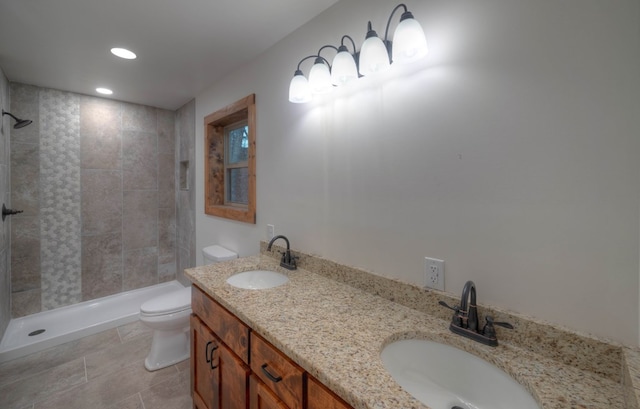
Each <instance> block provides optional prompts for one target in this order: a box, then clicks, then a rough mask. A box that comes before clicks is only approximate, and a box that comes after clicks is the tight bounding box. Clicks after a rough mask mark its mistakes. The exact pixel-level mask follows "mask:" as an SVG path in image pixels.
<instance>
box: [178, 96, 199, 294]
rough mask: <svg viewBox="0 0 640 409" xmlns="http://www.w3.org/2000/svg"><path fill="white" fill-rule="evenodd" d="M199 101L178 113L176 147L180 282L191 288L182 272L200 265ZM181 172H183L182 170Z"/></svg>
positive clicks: (187, 105) (193, 101) (184, 107)
mask: <svg viewBox="0 0 640 409" xmlns="http://www.w3.org/2000/svg"><path fill="white" fill-rule="evenodd" d="M195 117H196V101H195V100H192V101H191V102H189V103H187V104H185V105H184V106H183V107H182V108H180V109H179V110H178V111H176V139H177V141H176V145H177V148H178V155H177V158H178V162H177V164H176V168H177V169H179V171H180V172H181V173H182V174H181V177H182V178H183V180H182V183H181V185H182V186H178V187H177V191H178V203H177V207H178V212H177V214H178V219H177V233H178V236H177V242H176V247H177V258H178V271H179V273H178V280H180V281H181V282H182V283H183V284H187V283H188V282H189V280H188V279H187V278H186V277H184V275H183V274H182V271H183V270H184V269H185V268H190V267H195V265H196V215H195V208H196V206H195V203H196V196H195V189H194V188H193V186H195V183H196V177H195V172H193V167H194V166H195V159H196V156H195V143H196V129H195V125H196V122H195ZM180 168H181V169H180Z"/></svg>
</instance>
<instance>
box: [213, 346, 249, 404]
mask: <svg viewBox="0 0 640 409" xmlns="http://www.w3.org/2000/svg"><path fill="white" fill-rule="evenodd" d="M218 361H219V366H218V368H219V371H220V372H219V376H220V385H221V387H220V389H219V391H220V408H221V409H248V408H249V375H250V374H251V370H250V369H249V367H248V366H247V365H245V364H244V363H243V362H242V361H241V360H240V359H239V358H238V357H237V356H235V355H234V354H233V352H231V350H230V349H229V348H227V347H226V346H225V345H224V344H220V349H219V358H218Z"/></svg>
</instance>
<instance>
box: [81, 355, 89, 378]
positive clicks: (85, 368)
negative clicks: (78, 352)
mask: <svg viewBox="0 0 640 409" xmlns="http://www.w3.org/2000/svg"><path fill="white" fill-rule="evenodd" d="M82 362H84V379H86V380H87V383H89V373H88V372H87V356H86V355H85V356H83V357H82Z"/></svg>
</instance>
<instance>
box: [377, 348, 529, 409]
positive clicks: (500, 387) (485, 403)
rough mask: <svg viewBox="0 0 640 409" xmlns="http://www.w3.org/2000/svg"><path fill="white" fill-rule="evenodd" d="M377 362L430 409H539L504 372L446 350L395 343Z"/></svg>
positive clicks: (454, 351) (460, 353) (476, 359)
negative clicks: (380, 361) (379, 361)
mask: <svg viewBox="0 0 640 409" xmlns="http://www.w3.org/2000/svg"><path fill="white" fill-rule="evenodd" d="M380 356H381V358H382V363H383V365H384V367H385V369H386V370H387V371H388V372H389V374H390V375H391V377H392V378H393V379H394V380H395V381H396V382H398V384H400V386H402V388H404V389H405V390H406V391H407V392H409V393H410V394H411V395H412V396H413V397H414V398H416V399H418V400H419V401H420V402H422V403H424V404H425V405H427V406H429V407H431V408H432V409H452V408H456V407H458V408H462V409H513V408H519V409H540V406H538V404H537V403H536V401H535V400H534V399H533V397H532V396H531V395H530V394H529V392H528V391H527V390H526V389H525V388H524V387H523V386H522V385H520V384H519V383H517V382H516V381H515V380H513V379H512V378H511V377H510V376H509V375H507V374H506V373H505V372H504V371H502V370H501V369H499V368H497V367H495V366H493V365H492V364H490V363H488V362H487V361H484V360H483V359H480V358H478V357H476V356H474V355H471V354H469V353H468V352H465V351H462V350H460V349H457V348H454V347H451V346H449V345H444V344H440V343H438V342H432V341H423V340H415V339H411V340H404V341H396V342H393V343H391V344H389V345H388V346H386V347H385V348H384V349H383V350H382V353H381V355H380Z"/></svg>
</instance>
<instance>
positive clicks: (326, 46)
mask: <svg viewBox="0 0 640 409" xmlns="http://www.w3.org/2000/svg"><path fill="white" fill-rule="evenodd" d="M325 48H333V49H334V50H336V52H337V51H338V47H336V46H333V45H330V44H327V45H323V46H322V47H320V49H319V50H318V57H320V53H321V52H322V50H324V49H325ZM325 61H326V60H325Z"/></svg>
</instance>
